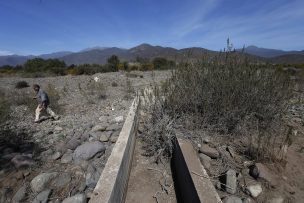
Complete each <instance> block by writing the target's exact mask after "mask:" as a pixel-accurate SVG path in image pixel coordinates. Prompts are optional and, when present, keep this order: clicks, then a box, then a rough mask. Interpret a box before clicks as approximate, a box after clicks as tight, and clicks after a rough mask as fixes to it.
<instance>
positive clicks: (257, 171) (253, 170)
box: [249, 163, 279, 187]
mask: <svg viewBox="0 0 304 203" xmlns="http://www.w3.org/2000/svg"><path fill="white" fill-rule="evenodd" d="M249 174H250V175H251V176H252V177H254V178H255V179H258V178H261V179H263V180H265V181H267V182H268V183H270V185H271V186H273V187H275V186H276V185H277V184H278V179H279V178H278V177H277V176H276V175H274V174H273V173H272V172H271V171H270V170H269V169H268V168H267V167H266V166H265V165H263V164H261V163H256V164H255V165H253V166H251V167H250V170H249Z"/></svg>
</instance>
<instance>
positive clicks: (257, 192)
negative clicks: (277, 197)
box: [246, 184, 263, 197]
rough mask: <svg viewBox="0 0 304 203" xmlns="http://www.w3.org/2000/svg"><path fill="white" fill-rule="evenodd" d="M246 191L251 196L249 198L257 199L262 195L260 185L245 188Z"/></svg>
mask: <svg viewBox="0 0 304 203" xmlns="http://www.w3.org/2000/svg"><path fill="white" fill-rule="evenodd" d="M246 191H247V192H248V193H249V194H250V195H251V197H258V196H259V195H260V194H261V193H262V191H263V189H262V186H261V185H260V184H255V185H249V186H247V188H246Z"/></svg>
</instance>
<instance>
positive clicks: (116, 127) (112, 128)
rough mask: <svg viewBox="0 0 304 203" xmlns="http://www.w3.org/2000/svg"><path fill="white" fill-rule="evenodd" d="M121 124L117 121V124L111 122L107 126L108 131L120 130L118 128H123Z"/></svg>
mask: <svg viewBox="0 0 304 203" xmlns="http://www.w3.org/2000/svg"><path fill="white" fill-rule="evenodd" d="M121 127H122V126H121V125H119V124H117V123H115V124H111V125H109V126H108V127H107V129H106V130H107V131H118V130H121Z"/></svg>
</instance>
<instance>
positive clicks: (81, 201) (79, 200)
mask: <svg viewBox="0 0 304 203" xmlns="http://www.w3.org/2000/svg"><path fill="white" fill-rule="evenodd" d="M86 202H87V200H86V196H85V195H84V194H77V195H74V196H72V197H69V198H66V199H64V200H63V201H62V203H86Z"/></svg>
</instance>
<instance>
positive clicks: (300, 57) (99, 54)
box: [0, 44, 304, 66]
mask: <svg viewBox="0 0 304 203" xmlns="http://www.w3.org/2000/svg"><path fill="white" fill-rule="evenodd" d="M236 51H238V52H245V53H246V54H248V55H249V56H251V57H253V58H256V59H258V60H262V61H268V62H271V63H289V64H295V63H304V50H303V51H283V50H277V49H266V48H259V47H256V46H248V47H246V48H244V49H237V50H236ZM216 53H217V52H216V51H212V50H208V49H204V48H201V47H190V48H184V49H175V48H171V47H162V46H152V45H150V44H141V45H139V46H136V47H133V48H130V49H122V48H117V47H92V48H87V49H84V50H81V51H79V52H69V51H61V52H55V53H50V54H42V55H38V56H34V55H29V56H20V55H8V56H0V66H3V65H13V66H15V65H18V64H19V65H22V64H23V63H24V62H26V61H27V60H28V59H32V58H37V57H39V58H43V59H50V58H57V59H60V60H63V61H65V63H66V64H68V65H71V64H105V63H106V62H107V59H108V58H109V57H110V56H111V55H113V54H114V55H117V56H118V57H119V59H120V60H122V61H130V60H135V59H136V58H137V57H141V58H148V59H153V58H155V57H164V58H167V59H171V60H176V61H181V60H184V59H188V58H192V59H200V58H201V57H202V56H203V55H206V54H208V55H211V56H212V55H215V54H216Z"/></svg>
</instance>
